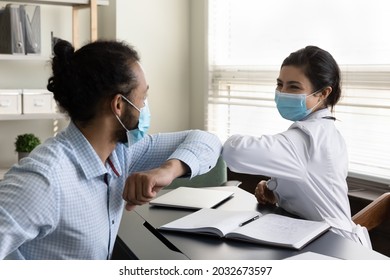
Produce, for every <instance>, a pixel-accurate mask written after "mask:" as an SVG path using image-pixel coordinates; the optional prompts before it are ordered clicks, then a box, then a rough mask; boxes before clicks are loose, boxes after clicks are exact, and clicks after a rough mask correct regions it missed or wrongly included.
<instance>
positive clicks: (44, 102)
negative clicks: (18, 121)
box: [23, 89, 56, 114]
mask: <svg viewBox="0 0 390 280" xmlns="http://www.w3.org/2000/svg"><path fill="white" fill-rule="evenodd" d="M51 113H56V103H55V101H54V99H53V94H52V93H51V92H50V91H48V90H45V89H23V114H51Z"/></svg>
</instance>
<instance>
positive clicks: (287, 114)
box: [275, 90, 321, 121]
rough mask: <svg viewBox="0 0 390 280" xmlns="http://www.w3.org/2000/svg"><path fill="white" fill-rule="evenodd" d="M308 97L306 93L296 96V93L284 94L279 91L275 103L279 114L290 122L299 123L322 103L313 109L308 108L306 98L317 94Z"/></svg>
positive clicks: (276, 92)
mask: <svg viewBox="0 0 390 280" xmlns="http://www.w3.org/2000/svg"><path fill="white" fill-rule="evenodd" d="M316 93H317V92H314V93H312V94H309V95H306V93H302V94H295V93H284V92H280V91H278V90H276V91H275V102H276V107H277V108H278V111H279V114H280V115H281V116H282V117H283V118H285V119H287V120H290V121H299V120H302V119H303V118H305V117H307V116H308V115H309V114H310V113H311V112H312V111H313V109H314V108H315V107H317V106H318V105H319V104H320V103H321V101H320V102H318V104H316V105H315V106H314V107H313V108H311V109H307V108H306V98H307V97H309V96H312V95H313V94H316Z"/></svg>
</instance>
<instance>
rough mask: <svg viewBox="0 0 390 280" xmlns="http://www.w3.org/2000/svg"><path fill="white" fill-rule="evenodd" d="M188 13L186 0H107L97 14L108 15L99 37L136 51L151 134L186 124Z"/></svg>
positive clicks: (174, 129)
mask: <svg viewBox="0 0 390 280" xmlns="http://www.w3.org/2000/svg"><path fill="white" fill-rule="evenodd" d="M113 9H115V11H113ZM114 14H115V17H114ZM189 15H190V14H189V0H163V1H161V0H142V1H139V0H111V1H110V7H105V8H103V9H101V11H100V13H99V18H104V19H105V22H106V20H108V19H109V18H110V20H109V24H108V25H107V26H105V27H103V28H101V29H100V31H101V32H100V34H99V36H100V37H102V38H108V39H113V38H116V39H119V40H124V41H126V42H128V43H129V44H131V45H133V46H134V47H135V48H136V49H137V51H138V52H139V53H140V56H141V63H142V65H143V67H144V70H145V73H146V79H147V82H148V83H149V86H150V90H149V98H148V99H149V105H150V109H151V114H152V121H151V129H150V130H151V132H152V133H155V132H167V131H177V130H184V129H189V128H190V121H189V107H190V100H189V96H190V68H189V59H190V58H189V36H190V35H189V31H190V29H189V28H190V27H189V24H190V22H189ZM101 22H103V21H101Z"/></svg>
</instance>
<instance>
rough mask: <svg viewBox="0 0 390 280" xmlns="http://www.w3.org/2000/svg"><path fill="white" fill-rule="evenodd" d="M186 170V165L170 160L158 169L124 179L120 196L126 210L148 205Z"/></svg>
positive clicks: (134, 174)
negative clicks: (124, 202)
mask: <svg viewBox="0 0 390 280" xmlns="http://www.w3.org/2000/svg"><path fill="white" fill-rule="evenodd" d="M187 169H188V167H187V165H185V164H184V163H182V162H181V161H179V160H176V159H172V160H168V161H166V162H165V163H164V164H162V165H161V166H160V167H158V168H155V169H151V170H148V171H144V172H137V173H133V174H131V175H130V176H129V177H128V178H127V179H126V183H125V188H124V190H123V195H122V197H123V199H124V200H125V201H126V210H128V211H130V210H133V209H134V208H135V207H136V206H137V205H143V204H146V203H149V202H150V201H151V200H152V199H153V198H155V197H156V195H157V193H158V192H159V191H160V190H161V189H162V188H163V187H165V186H167V185H169V184H170V183H171V182H172V181H173V179H175V178H176V177H179V176H182V175H184V174H185V173H187Z"/></svg>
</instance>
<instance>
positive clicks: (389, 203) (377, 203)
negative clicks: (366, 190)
mask: <svg viewBox="0 0 390 280" xmlns="http://www.w3.org/2000/svg"><path fill="white" fill-rule="evenodd" d="M389 218H390V192H387V193H384V194H382V195H381V196H380V197H378V198H377V199H375V200H374V201H373V202H371V203H370V204H368V205H367V206H366V207H364V208H363V209H362V210H360V211H359V212H358V213H356V214H355V215H354V216H353V217H352V220H353V221H354V223H355V224H360V225H361V226H365V227H366V228H367V230H369V231H370V230H372V229H374V228H376V227H378V226H379V225H381V224H382V223H383V222H385V221H388V220H389Z"/></svg>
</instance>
